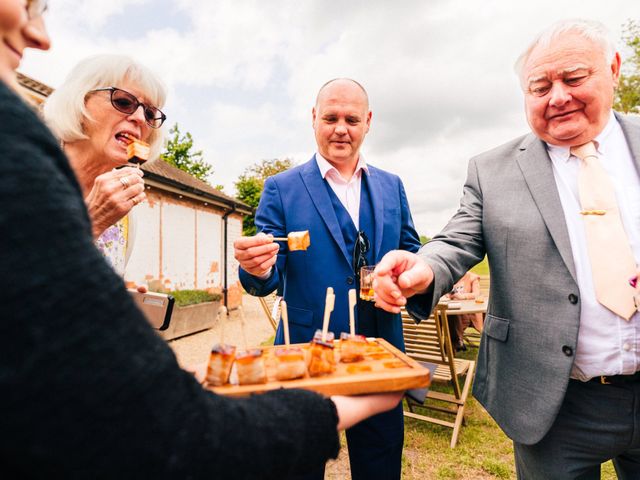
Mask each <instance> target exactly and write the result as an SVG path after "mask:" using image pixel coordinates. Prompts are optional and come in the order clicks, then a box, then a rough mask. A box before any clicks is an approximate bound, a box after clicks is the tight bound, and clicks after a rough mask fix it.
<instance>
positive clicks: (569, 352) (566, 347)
mask: <svg viewBox="0 0 640 480" xmlns="http://www.w3.org/2000/svg"><path fill="white" fill-rule="evenodd" d="M562 353H564V354H565V355H566V356H567V357H570V356H572V355H573V348H571V347H570V346H569V345H563V346H562Z"/></svg>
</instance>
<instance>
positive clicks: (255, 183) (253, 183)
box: [235, 158, 294, 235]
mask: <svg viewBox="0 0 640 480" xmlns="http://www.w3.org/2000/svg"><path fill="white" fill-rule="evenodd" d="M293 165H294V163H293V160H291V159H290V158H285V159H284V160H280V159H277V158H274V159H273V160H262V161H261V162H260V163H256V164H255V165H252V166H250V167H248V168H246V169H245V171H244V173H243V174H242V175H240V176H239V177H238V180H237V181H236V182H235V187H236V197H237V198H238V199H239V200H242V201H243V202H244V203H246V204H247V205H249V206H251V207H253V208H254V209H255V208H258V204H259V203H260V197H261V196H262V189H263V188H264V182H265V180H266V179H267V178H269V177H271V176H272V175H275V174H276V173H280V172H284V171H285V170H288V169H290V168H291V167H293ZM254 221H255V217H254V215H250V216H249V215H248V216H245V217H244V220H243V222H242V234H243V235H255V234H256V226H255V223H254Z"/></svg>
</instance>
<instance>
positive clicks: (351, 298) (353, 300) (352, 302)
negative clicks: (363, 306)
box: [349, 288, 358, 335]
mask: <svg viewBox="0 0 640 480" xmlns="http://www.w3.org/2000/svg"><path fill="white" fill-rule="evenodd" d="M357 303H358V300H357V299H356V290H355V288H352V289H351V290H349V330H350V332H351V335H355V334H356V319H355V313H354V308H355V306H356V304H357Z"/></svg>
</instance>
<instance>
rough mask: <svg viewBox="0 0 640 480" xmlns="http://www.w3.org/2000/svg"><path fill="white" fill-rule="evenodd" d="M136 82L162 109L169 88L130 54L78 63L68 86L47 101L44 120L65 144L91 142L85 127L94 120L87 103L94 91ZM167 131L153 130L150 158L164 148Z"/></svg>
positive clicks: (149, 98) (65, 82)
mask: <svg viewBox="0 0 640 480" xmlns="http://www.w3.org/2000/svg"><path fill="white" fill-rule="evenodd" d="M124 81H128V82H131V83H134V84H135V85H136V86H137V87H138V88H139V89H140V90H141V91H142V92H143V94H144V96H145V97H147V99H148V100H149V102H151V104H153V105H154V106H156V107H158V108H160V109H162V107H163V106H164V102H165V100H166V96H167V94H166V89H165V87H164V85H163V84H162V82H161V81H160V80H159V79H158V78H157V77H156V75H155V74H154V73H153V72H152V71H151V70H150V69H148V68H147V67H145V66H144V65H141V64H140V63H138V62H136V61H134V60H133V59H132V58H130V57H128V56H126V55H110V54H105V55H95V56H92V57H88V58H86V59H84V60H82V61H80V63H78V64H77V65H76V66H75V67H74V68H73V70H71V72H70V73H69V75H68V76H67V78H66V79H65V81H64V83H63V84H62V85H61V86H60V87H58V88H57V89H56V90H55V91H54V92H53V93H52V94H51V95H50V96H49V98H47V100H46V102H45V104H44V109H43V112H44V119H45V121H46V122H47V124H48V125H49V128H51V130H52V131H53V133H54V134H55V135H56V136H57V137H58V138H59V139H60V140H61V141H62V142H74V141H78V140H85V139H87V138H88V137H87V135H86V134H85V133H84V131H83V128H82V124H83V122H84V120H85V119H90V118H91V117H90V116H89V113H88V112H87V109H86V106H85V101H86V97H87V94H88V93H89V92H90V91H91V90H95V89H96V88H104V87H117V86H118V85H120V84H121V83H122V82H124ZM162 142H163V131H162V129H161V128H159V129H152V130H151V135H150V136H149V145H150V148H151V154H150V157H149V158H150V159H153V158H156V157H157V156H158V155H159V153H160V149H161V148H162Z"/></svg>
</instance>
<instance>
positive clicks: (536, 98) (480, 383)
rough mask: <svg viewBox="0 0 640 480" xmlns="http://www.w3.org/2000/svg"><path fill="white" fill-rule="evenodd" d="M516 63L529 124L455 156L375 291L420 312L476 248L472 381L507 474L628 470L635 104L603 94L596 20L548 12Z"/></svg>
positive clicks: (636, 395) (613, 76) (606, 56)
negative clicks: (481, 274) (484, 148)
mask: <svg viewBox="0 0 640 480" xmlns="http://www.w3.org/2000/svg"><path fill="white" fill-rule="evenodd" d="M516 66H517V71H518V73H519V75H520V80H521V84H522V87H523V91H524V96H525V109H526V114H527V119H528V122H529V125H530V127H531V130H532V132H533V133H532V134H529V135H526V136H524V137H521V138H518V139H515V140H513V141H511V142H509V143H507V144H505V145H502V146H500V147H498V148H496V149H494V150H491V151H489V152H487V153H484V154H482V155H479V156H477V157H475V158H473V159H471V161H470V163H469V169H468V177H467V181H466V184H465V187H464V193H463V197H462V200H461V204H460V208H459V210H458V212H457V213H456V214H455V215H454V217H453V218H452V219H451V220H450V222H449V223H448V225H447V226H446V227H445V228H444V230H443V231H442V232H440V233H439V234H438V235H437V236H436V237H435V238H434V239H433V241H431V242H430V243H428V244H427V245H425V246H424V247H423V248H422V249H421V250H420V252H419V254H418V255H414V254H410V253H408V252H398V251H394V252H390V253H388V254H387V255H386V256H385V257H384V258H383V260H382V261H381V262H380V263H379V265H378V267H377V269H376V280H375V283H376V284H375V289H376V302H377V304H378V306H380V307H382V308H384V309H386V310H388V311H398V310H399V308H400V307H401V306H403V305H405V304H406V305H407V307H408V309H409V311H410V312H411V313H412V314H413V315H414V316H415V317H417V318H425V317H426V316H427V315H429V313H430V312H431V310H432V309H433V307H434V306H435V305H436V303H437V302H438V299H439V297H440V296H441V295H442V294H443V293H445V292H447V291H449V290H450V289H451V286H452V285H453V284H454V282H455V281H456V280H457V279H458V278H459V277H461V276H462V275H463V274H464V272H466V271H467V270H468V269H469V268H471V267H472V266H473V265H474V264H476V263H478V262H479V261H481V260H482V258H483V257H484V255H485V254H487V255H488V258H489V265H490V268H491V297H490V300H489V307H488V312H487V317H486V322H485V326H484V331H483V338H482V343H481V346H480V350H479V353H478V371H477V375H476V379H475V385H474V395H475V396H476V397H477V398H478V400H479V401H480V402H481V403H482V405H484V406H485V407H486V409H487V410H488V412H489V413H490V414H491V415H492V416H493V418H494V419H495V420H496V421H497V422H498V424H499V425H500V426H501V427H502V429H503V430H504V431H505V432H506V434H507V435H508V436H509V437H510V438H512V439H513V441H514V447H515V457H516V467H517V471H518V478H521V479H544V480H549V479H563V480H564V479H571V478H576V479H577V478H580V479H591V478H599V477H600V465H601V463H602V462H605V461H607V460H609V459H613V462H614V465H615V468H616V470H617V472H618V475H619V477H620V478H634V479H639V478H640V373H638V371H639V370H640V315H639V314H638V313H637V311H636V307H635V305H634V296H635V295H636V294H637V292H636V291H635V290H634V289H633V288H632V287H631V286H630V285H629V279H630V277H632V276H633V275H634V272H635V271H636V269H637V265H638V260H640V178H639V175H638V172H639V171H640V119H638V118H630V117H626V116H622V115H619V114H617V113H615V112H613V110H612V103H613V97H614V89H615V87H616V86H617V83H618V78H619V74H620V56H619V54H618V53H617V52H616V51H615V48H614V47H613V43H612V42H611V41H610V39H609V34H608V32H607V31H606V29H605V28H604V27H603V26H602V25H601V24H600V23H597V22H589V21H564V22H560V23H558V24H555V25H554V26H552V27H551V28H550V29H548V30H546V31H545V32H543V33H542V34H541V35H540V36H539V37H538V38H537V39H536V40H535V41H534V42H533V43H532V44H531V46H530V47H529V48H528V49H527V50H526V51H525V53H524V54H523V55H522V56H521V58H520V59H519V61H518V63H517V65H516ZM592 197H596V198H592ZM616 204H617V205H616ZM409 297H411V298H409ZM407 302H408V303H407Z"/></svg>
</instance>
